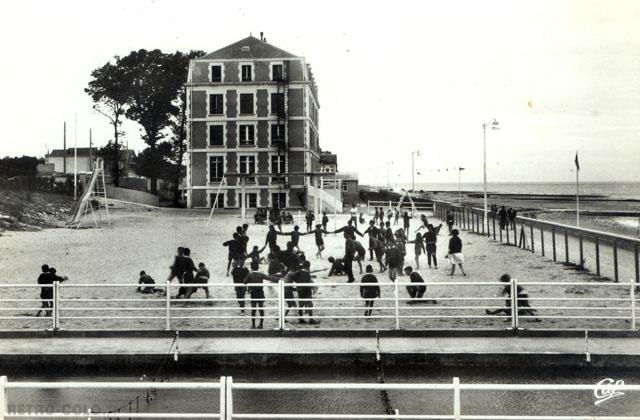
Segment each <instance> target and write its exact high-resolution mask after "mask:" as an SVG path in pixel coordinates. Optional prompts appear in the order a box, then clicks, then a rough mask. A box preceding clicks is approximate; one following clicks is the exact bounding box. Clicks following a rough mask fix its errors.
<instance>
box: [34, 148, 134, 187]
mask: <svg viewBox="0 0 640 420" xmlns="http://www.w3.org/2000/svg"><path fill="white" fill-rule="evenodd" d="M135 156H136V153H135V152H134V151H133V150H122V151H120V163H119V167H120V176H122V177H126V176H129V175H130V174H132V172H133V158H134V157H135ZM97 157H99V154H98V148H97V147H92V148H91V149H89V148H88V147H78V149H77V159H76V171H77V172H78V173H81V172H91V171H92V170H93V162H95V160H96V158H97ZM100 157H102V158H103V159H104V162H105V164H104V168H105V175H106V177H107V181H108V182H109V181H110V178H111V174H112V172H113V165H114V164H115V162H114V161H113V159H111V158H110V157H105V156H100ZM65 161H66V163H65ZM65 168H66V170H65ZM38 171H39V172H40V173H42V174H45V173H51V172H53V173H56V174H64V173H67V174H73V172H74V149H73V148H70V149H67V150H66V153H65V150H64V149H53V150H52V151H51V152H50V153H48V154H47V155H45V165H44V166H42V167H41V168H40V169H39V170H38Z"/></svg>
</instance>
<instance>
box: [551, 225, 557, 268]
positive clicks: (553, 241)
mask: <svg viewBox="0 0 640 420" xmlns="http://www.w3.org/2000/svg"><path fill="white" fill-rule="evenodd" d="M551 243H552V245H553V261H554V262H555V261H557V260H558V259H557V258H556V228H551Z"/></svg>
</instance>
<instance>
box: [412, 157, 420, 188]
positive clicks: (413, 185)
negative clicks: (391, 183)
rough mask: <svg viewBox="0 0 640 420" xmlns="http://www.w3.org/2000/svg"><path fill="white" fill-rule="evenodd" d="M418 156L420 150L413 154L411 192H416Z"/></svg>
mask: <svg viewBox="0 0 640 420" xmlns="http://www.w3.org/2000/svg"><path fill="white" fill-rule="evenodd" d="M416 155H417V156H420V150H414V151H413V152H411V192H415V191H416V182H415V176H416V170H415V164H414V160H415V157H416Z"/></svg>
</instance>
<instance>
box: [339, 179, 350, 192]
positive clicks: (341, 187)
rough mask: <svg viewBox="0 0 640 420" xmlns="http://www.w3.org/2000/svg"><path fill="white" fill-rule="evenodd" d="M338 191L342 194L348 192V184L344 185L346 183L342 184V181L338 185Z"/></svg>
mask: <svg viewBox="0 0 640 420" xmlns="http://www.w3.org/2000/svg"><path fill="white" fill-rule="evenodd" d="M340 190H341V191H342V192H349V184H348V183H346V182H344V181H343V182H341V183H340Z"/></svg>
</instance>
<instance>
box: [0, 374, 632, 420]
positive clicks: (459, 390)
mask: <svg viewBox="0 0 640 420" xmlns="http://www.w3.org/2000/svg"><path fill="white" fill-rule="evenodd" d="M613 386H614V388H611V387H609V388H607V390H611V389H613V390H614V391H615V392H620V393H625V392H638V391H640V385H628V384H624V383H615V385H613ZM149 388H153V389H155V390H192V391H194V392H198V391H199V392H202V393H204V394H205V395H203V396H202V398H203V399H208V400H211V396H210V395H208V393H209V392H210V391H214V392H217V393H218V394H219V395H218V399H219V409H218V410H217V411H213V412H206V413H202V412H186V411H174V412H144V410H143V412H140V411H138V412H131V413H113V412H92V411H94V410H92V409H91V408H88V409H86V411H84V412H64V410H61V409H58V410H57V411H54V410H55V409H54V410H50V412H35V410H29V409H27V410H25V409H24V408H22V409H21V410H16V408H17V406H20V404H15V403H13V402H12V401H11V399H10V395H9V394H10V392H9V391H12V390H42V389H50V390H64V389H81V390H87V389H102V390H113V391H115V390H123V389H131V390H140V389H143V390H144V389H149ZM367 390H368V391H406V392H416V391H419V392H425V393H426V392H432V391H434V392H443V391H449V392H451V396H452V404H451V409H450V410H451V411H449V412H446V413H433V412H429V409H421V410H420V411H421V413H420V414H416V413H413V414H411V413H410V411H415V410H404V409H403V407H401V406H399V407H395V408H394V409H393V411H394V412H393V413H389V414H380V413H335V412H330V411H327V412H323V413H302V412H299V413H290V412H284V413H260V412H256V413H243V412H241V411H240V412H239V410H238V409H236V407H235V406H234V403H235V402H236V401H235V400H234V394H236V393H240V392H242V391H275V392H291V391H313V392H314V393H321V392H329V391H367ZM602 390H603V386H602V385H600V384H594V385H590V384H495V383H493V384H487V383H481V384H478V383H469V384H466V383H460V380H459V378H457V377H454V378H453V380H452V382H450V383H333V382H329V383H277V382H272V383H242V382H234V381H233V378H232V377H228V376H222V377H220V381H218V382H161V383H150V382H13V381H9V380H8V379H7V377H6V376H2V377H0V420H8V419H18V418H66V419H75V418H82V419H93V418H101V419H116V418H129V419H134V418H135V419H168V418H181V419H187V418H191V419H212V418H218V419H220V420H233V419H391V420H393V419H452V420H472V419H473V420H489V419H492V420H549V419H561V420H562V419H573V420H582V419H584V420H587V419H589V420H598V419H600V420H614V419H618V420H632V419H633V420H637V419H640V416H638V415H633V416H602V415H595V416H594V415H589V414H578V415H561V416H557V415H522V414H520V413H519V414H518V415H500V414H491V415H486V414H484V415H479V414H473V413H464V414H463V412H462V408H463V404H462V403H463V401H464V398H463V397H464V396H466V395H467V394H468V393H470V392H482V391H489V392H491V391H507V392H519V393H521V392H550V391H552V392H562V393H564V397H565V400H568V399H569V398H574V397H575V392H576V391H582V392H590V393H593V395H594V397H595V398H597V397H598V395H599V394H600V393H602ZM463 391H464V393H463ZM248 395H250V396H253V394H252V393H249V394H248ZM351 395H352V392H341V393H339V394H337V397H336V398H337V399H338V400H339V402H346V401H348V400H349V398H350V397H351ZM569 395H571V397H569ZM605 396H606V394H605ZM501 397H502V398H504V395H501V396H498V397H497V398H501ZM94 398H95V397H94ZM244 398H245V401H246V398H247V397H244ZM271 398H273V397H271ZM492 398H496V396H492ZM540 401H543V400H542V399H540ZM275 402H276V406H277V400H275ZM86 403H87V404H92V403H93V404H95V405H98V402H92V401H86ZM240 405H241V404H240ZM341 405H342V404H335V406H341ZM501 405H503V404H496V406H501ZM172 406H173V405H172ZM20 408H21V407H20ZM582 409H583V411H584V412H587V413H588V410H587V409H586V407H582ZM369 410H370V409H368V410H367V411H369ZM406 411H409V413H407V412H406Z"/></svg>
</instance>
